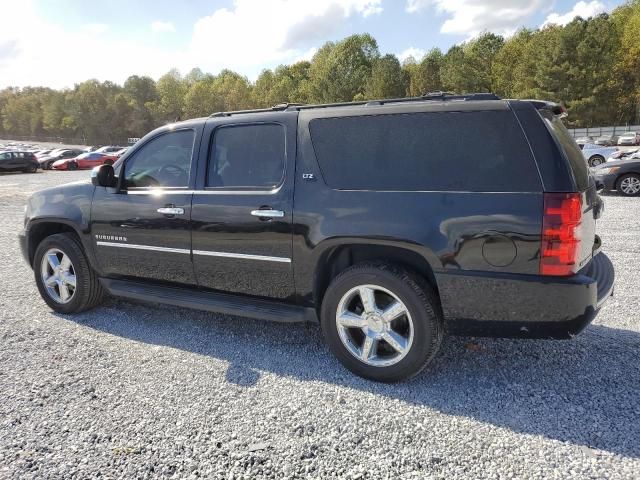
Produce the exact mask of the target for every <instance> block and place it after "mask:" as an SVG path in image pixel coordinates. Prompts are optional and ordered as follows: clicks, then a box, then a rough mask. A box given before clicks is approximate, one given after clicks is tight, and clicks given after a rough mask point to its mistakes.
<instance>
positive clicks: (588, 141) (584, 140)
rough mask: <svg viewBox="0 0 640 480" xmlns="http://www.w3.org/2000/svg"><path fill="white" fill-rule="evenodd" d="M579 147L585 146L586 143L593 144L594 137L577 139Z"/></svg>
mask: <svg viewBox="0 0 640 480" xmlns="http://www.w3.org/2000/svg"><path fill="white" fill-rule="evenodd" d="M576 143H577V144H578V145H584V144H585V143H593V137H580V138H578V139H576Z"/></svg>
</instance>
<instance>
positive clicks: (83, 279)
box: [33, 233, 104, 313]
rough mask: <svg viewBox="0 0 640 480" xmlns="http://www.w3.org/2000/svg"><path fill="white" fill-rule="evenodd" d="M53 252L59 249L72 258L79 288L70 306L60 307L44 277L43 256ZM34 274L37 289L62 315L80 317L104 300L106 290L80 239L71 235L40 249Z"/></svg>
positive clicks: (46, 242)
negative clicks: (82, 313)
mask: <svg viewBox="0 0 640 480" xmlns="http://www.w3.org/2000/svg"><path fill="white" fill-rule="evenodd" d="M51 249H57V250H59V251H61V252H62V253H64V254H65V255H68V256H69V259H70V260H71V263H72V265H73V270H74V274H75V278H76V287H75V291H74V292H73V295H72V296H71V299H70V301H68V303H59V302H57V301H56V300H54V298H52V296H51V295H50V294H49V293H48V291H47V287H46V286H45V284H44V280H43V278H42V274H41V271H42V270H41V268H42V267H41V265H42V261H43V257H44V255H45V254H46V253H47V252H48V251H49V250H51ZM33 272H34V274H35V279H36V285H37V286H38V290H39V291H40V295H41V296H42V298H43V300H44V301H45V302H46V303H47V305H49V307H51V309H52V310H54V311H56V312H60V313H79V312H82V311H84V310H89V309H91V308H93V307H95V306H97V305H98V304H100V303H101V302H102V300H103V298H104V289H103V288H102V285H100V282H99V280H98V276H97V275H96V273H95V272H94V271H93V269H92V268H91V266H90V265H89V262H88V261H87V257H86V255H85V254H84V251H83V249H82V246H81V245H80V243H79V241H78V239H77V237H75V235H73V234H70V233H57V234H55V235H51V236H49V237H47V238H45V239H44V240H42V242H40V244H39V245H38V248H36V252H35V255H34V257H33Z"/></svg>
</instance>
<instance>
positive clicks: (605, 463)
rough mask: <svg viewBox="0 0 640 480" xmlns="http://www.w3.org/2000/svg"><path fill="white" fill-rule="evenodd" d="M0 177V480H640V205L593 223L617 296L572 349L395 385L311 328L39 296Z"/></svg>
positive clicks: (531, 345) (529, 352) (440, 363)
mask: <svg viewBox="0 0 640 480" xmlns="http://www.w3.org/2000/svg"><path fill="white" fill-rule="evenodd" d="M87 175H88V173H87V172H47V173H38V174H32V175H23V174H8V175H2V176H0V206H1V207H2V210H3V212H4V214H3V216H2V219H1V220H0V222H1V225H2V229H1V231H0V264H1V265H2V273H3V275H2V276H3V278H4V279H5V280H4V281H2V282H0V338H1V339H2V343H1V346H0V347H1V348H0V478H21V479H22V478H65V479H67V478H90V477H100V478H200V477H203V478H285V477H286V478H326V477H340V478H353V479H356V478H442V479H447V480H449V479H455V478H541V479H542V478H544V479H548V478H558V479H568V478H580V479H584V478H629V479H631V478H636V479H637V478H638V477H639V476H640V389H639V387H640V368H638V359H639V358H638V357H639V355H638V350H639V348H640V315H639V314H638V312H639V311H640V276H639V275H638V268H637V265H638V264H637V258H638V255H639V254H640V242H639V241H638V238H639V235H640V199H627V198H622V197H618V196H614V195H609V196H607V198H606V209H605V215H604V218H603V220H602V221H601V223H600V225H599V233H600V235H601V236H602V238H603V241H604V245H605V249H606V251H607V253H608V254H609V255H610V257H611V259H612V260H613V263H614V264H615V266H616V269H617V285H616V296H615V297H614V298H613V299H611V301H610V302H609V303H608V304H607V306H606V307H605V309H604V310H603V311H602V312H601V313H600V315H599V316H598V318H597V319H596V321H595V323H594V324H593V325H591V326H590V327H589V328H588V329H587V330H586V331H585V332H584V333H582V334H581V335H580V336H578V337H577V338H575V339H573V340H571V341H518V340H491V339H469V338H448V339H446V340H445V342H444V344H443V348H442V350H441V353H440V355H439V356H438V357H437V359H436V360H435V361H434V362H433V364H432V366H431V367H430V368H429V369H428V370H427V371H426V372H424V373H423V374H422V375H420V376H419V377H418V378H417V379H415V380H413V381H411V382H409V383H405V384H401V385H395V386H394V385H391V386H390V385H379V384H375V383H371V382H368V381H366V380H362V379H359V378H357V377H354V376H353V375H351V374H350V373H348V372H347V371H345V370H344V369H343V368H342V367H341V366H340V365H339V364H338V363H337V361H336V360H334V358H333V357H332V356H331V355H330V354H329V352H328V351H327V349H326V348H325V347H324V345H323V343H322V340H321V335H320V331H319V329H318V328H317V327H310V326H304V325H300V326H289V325H279V324H269V323H264V322H259V321H252V320H247V319H242V318H236V317H226V316H222V315H215V314H209V313H202V312H195V311H189V310H184V309H178V308H167V307H157V306H148V305H141V304H132V303H127V302H122V301H117V300H109V301H108V302H107V303H106V304H105V305H104V306H102V307H100V308H98V309H96V310H94V311H91V312H88V313H84V314H81V315H77V316H61V315H57V314H53V313H52V312H51V311H50V310H49V309H48V308H47V307H46V305H45V304H44V302H42V301H41V300H40V298H39V296H38V293H37V290H36V287H35V284H34V282H33V280H32V272H31V270H30V269H29V268H28V267H27V266H26V265H25V264H24V263H23V260H22V257H21V255H20V253H19V249H18V244H17V241H16V233H17V232H18V230H19V229H20V227H21V224H22V215H23V213H22V212H23V210H22V206H23V204H24V202H25V199H26V197H27V196H28V195H29V194H30V193H31V192H33V191H35V190H38V189H40V188H43V187H45V186H48V185H55V184H60V183H64V182H67V181H71V180H76V179H80V178H83V177H86V176H87Z"/></svg>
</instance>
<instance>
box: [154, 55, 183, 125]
mask: <svg viewBox="0 0 640 480" xmlns="http://www.w3.org/2000/svg"><path fill="white" fill-rule="evenodd" d="M187 89H188V84H187V82H186V81H185V80H183V79H182V77H181V75H180V72H179V71H178V70H176V69H175V68H174V69H172V70H170V71H169V72H167V73H166V74H164V75H163V76H162V77H160V78H159V79H158V82H157V83H156V92H157V95H158V98H157V99H156V100H155V101H152V102H150V103H149V110H150V111H151V115H152V117H153V120H154V123H155V124H156V125H163V124H165V123H170V122H175V121H176V120H180V118H181V117H182V110H183V107H184V97H185V95H186V93H187Z"/></svg>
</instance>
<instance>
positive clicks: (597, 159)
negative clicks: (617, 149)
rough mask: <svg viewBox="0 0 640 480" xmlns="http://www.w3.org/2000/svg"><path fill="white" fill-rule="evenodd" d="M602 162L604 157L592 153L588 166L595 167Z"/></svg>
mask: <svg viewBox="0 0 640 480" xmlns="http://www.w3.org/2000/svg"><path fill="white" fill-rule="evenodd" d="M603 163H604V157H603V156H601V155H594V156H593V157H591V158H590V159H589V166H590V167H597V166H598V165H602V164H603Z"/></svg>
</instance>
